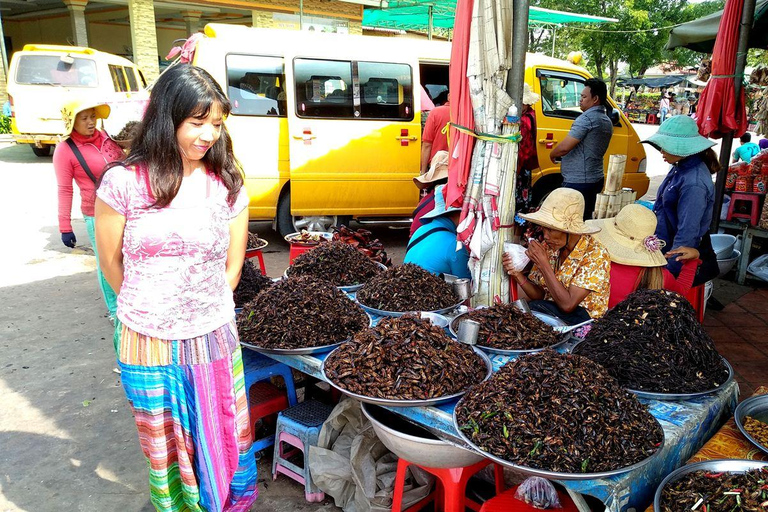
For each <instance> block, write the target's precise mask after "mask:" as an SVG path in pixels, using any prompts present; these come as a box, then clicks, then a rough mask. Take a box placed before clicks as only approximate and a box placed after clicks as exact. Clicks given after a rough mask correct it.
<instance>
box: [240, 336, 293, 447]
mask: <svg viewBox="0 0 768 512" xmlns="http://www.w3.org/2000/svg"><path fill="white" fill-rule="evenodd" d="M243 348H244V350H243V373H244V374H245V392H246V396H248V398H249V402H250V398H251V393H250V390H251V387H252V386H253V385H254V384H256V383H257V382H261V381H265V380H268V379H269V378H270V377H282V378H283V381H285V388H286V394H287V395H288V405H290V406H294V405H296V404H297V403H298V400H296V386H295V384H294V382H293V374H292V373H291V367H290V366H288V365H285V364H283V363H281V362H279V361H275V360H274V359H272V358H271V357H267V356H264V355H262V354H259V353H258V352H256V351H254V350H250V349H247V348H245V347H243ZM254 396H257V395H254ZM254 405H255V404H253V403H249V404H248V408H249V410H250V409H251V408H253V406H254ZM256 419H258V418H256ZM252 421H255V419H252ZM274 443H275V438H274V437H272V436H268V437H265V438H263V439H257V440H255V441H254V443H253V446H254V453H255V452H259V451H261V450H264V449H265V448H269V447H270V446H272V445H273V444H274Z"/></svg>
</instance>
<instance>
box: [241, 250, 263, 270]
mask: <svg viewBox="0 0 768 512" xmlns="http://www.w3.org/2000/svg"><path fill="white" fill-rule="evenodd" d="M251 258H256V259H258V260H259V270H261V275H263V276H265V275H267V266H266V265H265V264H264V255H263V254H262V253H261V249H251V250H250V251H245V259H247V260H248V259H251Z"/></svg>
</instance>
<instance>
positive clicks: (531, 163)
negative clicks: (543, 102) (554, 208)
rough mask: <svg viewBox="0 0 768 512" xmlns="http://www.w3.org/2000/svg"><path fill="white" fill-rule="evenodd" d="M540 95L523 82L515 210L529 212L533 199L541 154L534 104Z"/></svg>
mask: <svg viewBox="0 0 768 512" xmlns="http://www.w3.org/2000/svg"><path fill="white" fill-rule="evenodd" d="M539 99H540V97H539V95H538V94H536V93H535V92H533V91H531V88H530V86H529V85H528V84H527V83H526V84H523V108H522V112H521V113H520V136H521V137H522V140H521V141H520V145H519V147H518V150H517V183H516V184H515V212H517V213H528V212H530V211H531V203H532V201H533V197H532V193H533V192H532V191H533V185H532V183H531V171H533V170H534V169H538V168H539V156H538V153H537V152H536V114H535V113H534V111H533V105H535V104H536V103H538V101H539Z"/></svg>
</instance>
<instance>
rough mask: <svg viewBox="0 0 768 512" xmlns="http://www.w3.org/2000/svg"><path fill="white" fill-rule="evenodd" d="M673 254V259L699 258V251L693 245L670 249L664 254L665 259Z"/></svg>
mask: <svg viewBox="0 0 768 512" xmlns="http://www.w3.org/2000/svg"><path fill="white" fill-rule="evenodd" d="M674 256H677V258H675V261H688V260H697V259H699V256H700V254H699V251H698V250H697V249H694V248H693V247H678V248H677V249H672V250H670V251H669V252H667V254H665V257H666V258H667V259H670V258H672V257H674Z"/></svg>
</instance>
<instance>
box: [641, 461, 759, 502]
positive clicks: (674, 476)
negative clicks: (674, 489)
mask: <svg viewBox="0 0 768 512" xmlns="http://www.w3.org/2000/svg"><path fill="white" fill-rule="evenodd" d="M765 466H768V462H765V461H761V460H743V459H721V460H705V461H704V462H696V463H694V464H687V465H685V466H683V467H680V468H677V469H676V470H675V471H673V472H672V473H670V474H669V475H667V477H666V478H665V479H664V480H662V481H661V484H659V487H658V488H657V489H656V495H655V496H654V497H653V509H654V510H656V511H661V493H662V491H663V490H664V486H665V485H667V484H668V483H670V482H675V481H677V480H679V479H680V478H682V477H683V476H685V475H687V474H688V473H693V472H694V471H711V472H713V473H721V472H727V473H745V472H747V471H749V470H751V469H758V468H762V467H765Z"/></svg>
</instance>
